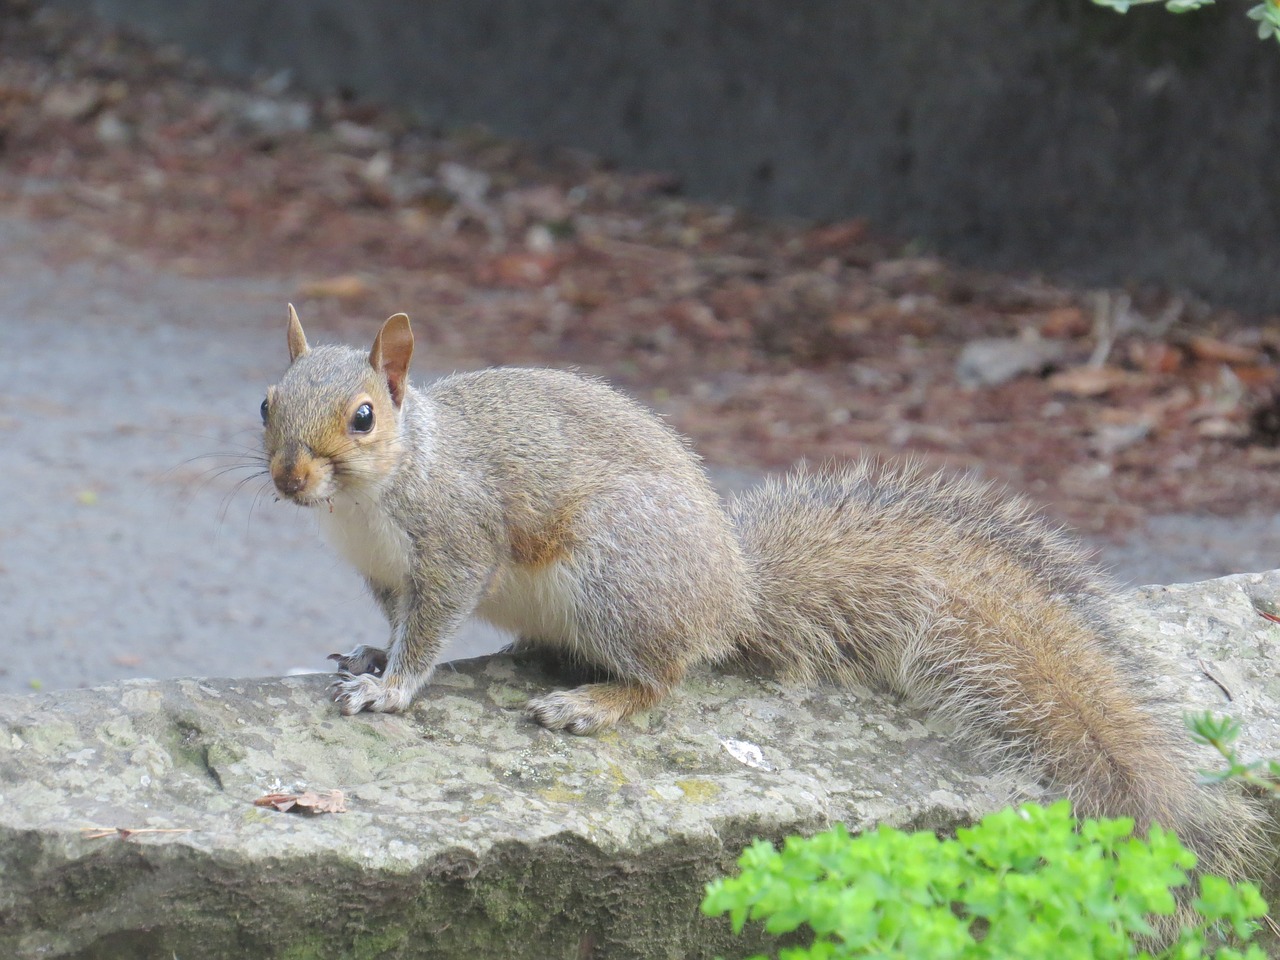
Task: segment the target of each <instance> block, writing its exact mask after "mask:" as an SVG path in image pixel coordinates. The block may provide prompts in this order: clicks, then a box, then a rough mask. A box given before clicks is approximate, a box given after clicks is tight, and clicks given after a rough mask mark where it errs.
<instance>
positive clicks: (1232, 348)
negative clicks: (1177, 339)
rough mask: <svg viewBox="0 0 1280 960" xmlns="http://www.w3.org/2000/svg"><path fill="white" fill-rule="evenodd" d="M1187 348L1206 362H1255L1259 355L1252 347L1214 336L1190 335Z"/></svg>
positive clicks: (1259, 357)
mask: <svg viewBox="0 0 1280 960" xmlns="http://www.w3.org/2000/svg"><path fill="white" fill-rule="evenodd" d="M1187 348H1188V349H1189V350H1190V351H1191V355H1192V356H1193V357H1195V358H1196V359H1197V360H1204V361H1206V362H1208V363H1241V364H1245V363H1250V364H1251V363H1257V362H1258V361H1259V360H1260V359H1261V356H1260V354H1259V353H1258V351H1257V350H1255V349H1253V348H1252V347H1242V346H1240V345H1239V344H1235V343H1227V342H1226V341H1225V340H1218V339H1216V338H1214V337H1192V338H1191V339H1190V340H1188V341H1187Z"/></svg>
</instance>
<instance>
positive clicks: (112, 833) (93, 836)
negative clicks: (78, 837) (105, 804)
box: [80, 827, 191, 840]
mask: <svg viewBox="0 0 1280 960" xmlns="http://www.w3.org/2000/svg"><path fill="white" fill-rule="evenodd" d="M80 829H81V831H82V832H83V833H84V838H85V839H86V840H101V839H102V838H103V837H119V838H120V839H121V840H128V839H130V838H132V837H136V836H137V835H138V834H140V833H190V832H191V828H190V827H81V828H80Z"/></svg>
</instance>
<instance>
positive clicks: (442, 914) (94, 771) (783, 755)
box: [0, 571, 1280, 960]
mask: <svg viewBox="0 0 1280 960" xmlns="http://www.w3.org/2000/svg"><path fill="white" fill-rule="evenodd" d="M1252 597H1259V598H1263V599H1270V598H1272V597H1280V571H1277V572H1273V573H1269V574H1254V575H1245V576H1239V577H1229V578H1225V579H1222V580H1214V581H1209V582H1206V583H1200V584H1189V585H1179V586H1171V587H1150V588H1145V589H1143V590H1141V591H1137V592H1135V593H1133V594H1131V595H1128V596H1126V597H1125V598H1124V600H1123V601H1122V602H1121V609H1120V611H1119V612H1120V614H1121V617H1122V619H1123V620H1124V622H1125V623H1126V624H1127V625H1128V626H1129V628H1130V629H1132V630H1134V631H1135V632H1136V633H1137V634H1138V635H1140V636H1141V637H1143V638H1144V639H1149V643H1150V647H1151V650H1152V653H1153V654H1154V655H1155V656H1156V657H1157V658H1158V659H1159V661H1160V662H1161V663H1162V664H1164V665H1165V667H1167V675H1168V676H1167V679H1162V680H1161V681H1160V682H1161V683H1167V684H1169V685H1170V689H1171V692H1173V693H1174V695H1176V696H1177V697H1178V698H1179V700H1180V701H1181V702H1184V703H1186V704H1187V705H1188V707H1189V708H1192V709H1205V708H1207V709H1213V710H1216V711H1218V712H1230V713H1232V714H1233V715H1235V716H1236V717H1238V718H1239V719H1240V720H1241V721H1242V722H1243V723H1244V724H1245V729H1246V738H1247V739H1246V743H1245V745H1244V746H1245V750H1246V752H1247V753H1248V754H1249V755H1251V756H1252V755H1261V756H1280V715H1278V714H1280V711H1277V709H1276V705H1277V703H1278V702H1280V679H1277V676H1276V671H1275V669H1274V664H1275V663H1276V662H1277V660H1276V656H1277V646H1280V626H1278V625H1276V624H1273V623H1271V622H1269V621H1267V620H1266V619H1264V618H1263V617H1262V616H1260V615H1259V613H1258V612H1257V610H1256V608H1255V605H1254V603H1253V602H1252V600H1251V598H1252ZM1202 664H1203V667H1202ZM1206 669H1207V670H1208V671H1210V672H1212V674H1213V676H1214V677H1216V678H1217V679H1218V680H1219V681H1221V682H1222V683H1223V685H1224V686H1225V687H1226V688H1227V689H1229V690H1230V691H1231V694H1232V697H1233V699H1232V701H1231V702H1229V703H1228V702H1227V699H1226V696H1225V695H1224V694H1223V692H1222V690H1221V689H1220V688H1219V686H1218V685H1217V683H1215V682H1214V680H1212V679H1210V678H1209V677H1208V676H1207V675H1206V672H1205V670H1206ZM555 682H556V680H555V678H554V677H553V676H551V675H549V674H548V673H546V672H545V671H544V670H543V669H542V668H541V667H540V666H539V665H537V664H535V663H531V662H524V661H519V662H517V660H514V659H512V658H511V657H507V656H495V657H489V658H483V659H479V660H472V661H465V662H461V663H458V664H457V665H456V669H454V670H449V669H445V670H443V671H441V673H440V676H439V678H438V680H437V682H436V683H434V684H433V685H432V687H431V688H430V690H429V691H428V693H427V695H426V696H425V697H424V698H423V699H422V700H421V701H419V703H418V704H417V705H416V706H415V707H414V708H413V710H412V711H410V712H409V713H408V714H405V715H402V716H385V715H370V714H363V715H360V716H358V717H350V718H347V717H341V716H339V715H337V713H336V711H335V710H334V708H333V706H332V704H330V703H329V701H328V699H327V697H326V695H325V686H326V683H327V678H325V677H321V676H311V677H297V678H287V679H270V680H174V681H153V680H135V681H128V682H124V683H119V684H114V685H111V686H106V687H100V688H96V689H92V690H77V691H68V692H64V693H54V694H46V695H37V696H25V697H5V698H0V837H3V840H2V841H0V955H3V956H7V957H8V956H12V957H86V958H87V957H93V958H114V957H120V958H125V957H127V958H130V960H133V958H141V957H165V958H168V957H171V956H174V955H176V956H178V957H181V958H182V960H195V958H201V957H219V958H220V957H227V956H252V957H290V958H304V957H313V956H314V957H325V958H331V957H364V956H369V957H375V956H376V957H432V958H434V957H441V958H444V957H449V958H453V957H459V956H467V957H469V958H473V960H483V958H488V957H494V958H499V957H500V958H504V960H510V958H524V957H528V958H531V960H533V958H536V960H548V958H559V957H564V958H580V957H609V958H615V957H616V958H626V957H694V956H708V957H709V956H713V955H715V953H716V952H720V953H724V954H728V955H733V954H744V953H745V952H747V950H748V949H749V948H750V944H747V943H740V944H737V945H734V946H733V947H730V945H729V940H728V933H727V926H726V925H725V924H723V923H721V922H718V921H709V920H706V919H703V918H701V917H700V916H699V915H698V913H697V904H698V902H699V900H700V897H701V891H702V887H703V885H704V883H705V882H706V881H707V880H709V879H711V878H712V877H713V876H715V875H717V874H718V873H720V872H722V871H723V870H724V869H726V868H728V867H729V866H730V865H731V864H732V862H733V860H734V859H735V858H736V857H737V855H738V853H739V852H740V850H741V849H742V847H743V846H744V845H745V844H746V843H748V842H749V841H750V840H751V839H752V838H753V837H756V836H763V837H766V838H769V839H778V838H781V837H782V836H785V835H787V834H789V833H795V832H812V831H814V830H816V829H820V828H822V827H824V826H826V825H828V824H830V823H833V822H835V821H844V822H846V823H848V824H849V825H850V826H851V827H853V828H855V829H859V828H864V827H867V826H870V825H873V824H876V823H890V824H894V825H899V826H908V827H910V826H926V827H930V828H937V829H952V828H954V827H955V826H957V825H959V824H962V823H965V822H968V821H971V820H973V819H975V818H977V817H980V816H981V815H982V814H984V813H985V812H987V811H989V810H991V809H993V808H994V807H997V806H999V805H1002V804H1004V803H1006V802H1008V801H1009V800H1010V799H1021V798H1024V797H1033V798H1039V796H1040V792H1039V789H1038V787H1037V786H1036V785H1035V784H1034V783H1032V782H1030V781H1026V780H1017V779H1012V778H1007V777H1002V776H996V775H993V774H992V773H991V772H990V771H988V770H984V769H983V768H982V767H981V766H980V765H979V763H978V762H977V760H976V759H975V758H973V757H972V756H970V755H969V754H968V753H967V752H966V750H965V749H964V747H963V746H962V745H960V744H959V743H957V742H956V740H955V739H954V738H953V737H951V736H949V735H948V731H947V730H946V729H945V725H944V724H943V723H942V722H940V721H935V720H931V719H928V718H927V717H926V715H925V714H924V713H923V712H921V711H918V710H914V709H910V708H908V707H906V706H903V705H901V704H898V703H896V702H895V701H894V700H893V699H892V698H890V697H887V696H883V695H881V694H878V693H872V692H869V691H865V690H837V689H833V688H825V687H824V688H820V689H798V688H793V687H790V688H789V687H784V686H781V685H779V684H777V683H774V682H771V681H767V680H755V679H750V678H744V677H740V676H734V675H727V674H724V673H719V672H710V671H708V672H704V673H701V674H699V675H697V676H695V677H694V678H692V679H691V680H690V681H689V682H687V683H686V684H685V685H684V687H683V688H682V689H681V691H680V692H679V693H678V695H676V696H674V697H672V698H671V699H670V700H669V701H667V702H666V703H664V704H663V705H661V706H660V707H659V708H658V709H656V710H655V711H653V712H652V713H651V714H649V715H646V716H642V717H638V718H634V719H633V720H632V721H630V722H628V723H626V724H624V725H623V726H622V727H621V728H619V729H618V730H616V731H611V732H609V733H607V734H605V735H603V736H600V737H595V738H576V737H570V736H566V735H563V734H553V733H549V732H547V731H545V730H542V729H540V728H538V727H536V726H534V725H532V724H530V723H529V722H527V721H526V720H525V719H524V718H523V716H522V715H521V712H520V707H521V705H522V704H523V702H524V700H525V699H527V697H528V696H530V695H531V694H533V693H536V692H538V691H541V690H544V689H546V688H547V687H548V686H549V685H551V684H553V683H555ZM1206 762H1207V763H1209V762H1211V761H1210V760H1208V759H1207V761H1206ZM304 787H310V788H313V789H317V790H324V789H331V788H339V789H341V790H343V791H344V793H345V794H346V796H347V798H348V807H349V812H347V813H344V814H327V815H316V816H305V815H294V814H285V813H279V812H276V811H274V810H266V809H262V808H257V807H255V806H253V800H254V799H255V798H257V797H259V796H261V795H263V794H265V793H268V792H272V791H276V790H279V789H281V788H283V789H286V790H291V789H295V788H304ZM1273 812H1274V811H1273ZM85 827H103V828H116V827H120V828H128V829H139V828H148V829H163V830H180V831H185V832H174V833H159V832H157V833H138V834H135V835H134V836H132V837H131V838H129V839H120V838H119V837H118V836H115V835H112V836H108V837H99V838H91V837H89V836H87V835H86V831H85V830H84V828H85Z"/></svg>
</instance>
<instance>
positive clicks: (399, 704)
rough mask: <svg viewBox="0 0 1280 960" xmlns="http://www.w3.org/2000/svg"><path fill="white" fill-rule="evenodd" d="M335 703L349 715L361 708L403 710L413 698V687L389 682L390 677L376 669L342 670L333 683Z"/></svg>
mask: <svg viewBox="0 0 1280 960" xmlns="http://www.w3.org/2000/svg"><path fill="white" fill-rule="evenodd" d="M329 692H330V693H331V694H333V700H334V703H336V704H337V705H338V709H339V710H341V711H342V712H343V713H344V714H346V715H347V716H351V715H352V714H354V713H359V712H360V711H361V710H372V711H374V712H375V713H399V712H400V711H401V710H404V709H405V708H406V707H408V706H409V704H410V702H411V701H412V700H413V691H412V690H406V689H405V688H404V687H401V686H399V685H398V684H389V683H387V681H386V678H384V677H379V676H375V675H374V674H372V673H360V674H353V673H348V672H346V671H340V672H339V673H338V679H337V680H334V681H333V683H331V684H329Z"/></svg>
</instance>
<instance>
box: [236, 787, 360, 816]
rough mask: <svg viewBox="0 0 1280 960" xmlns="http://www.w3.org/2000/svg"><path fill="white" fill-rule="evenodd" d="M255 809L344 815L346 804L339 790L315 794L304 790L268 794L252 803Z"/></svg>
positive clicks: (312, 791)
mask: <svg viewBox="0 0 1280 960" xmlns="http://www.w3.org/2000/svg"><path fill="white" fill-rule="evenodd" d="M253 805H254V806H255V807H275V808H276V809H277V810H280V811H281V812H285V813H287V812H289V811H294V812H296V813H346V812H347V803H346V798H345V797H343V795H342V791H341V790H326V791H324V792H323V793H317V792H316V791H314V790H304V791H302V793H268V794H267V795H266V796H264V797H259V798H258V799H257V800H255V801H253Z"/></svg>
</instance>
